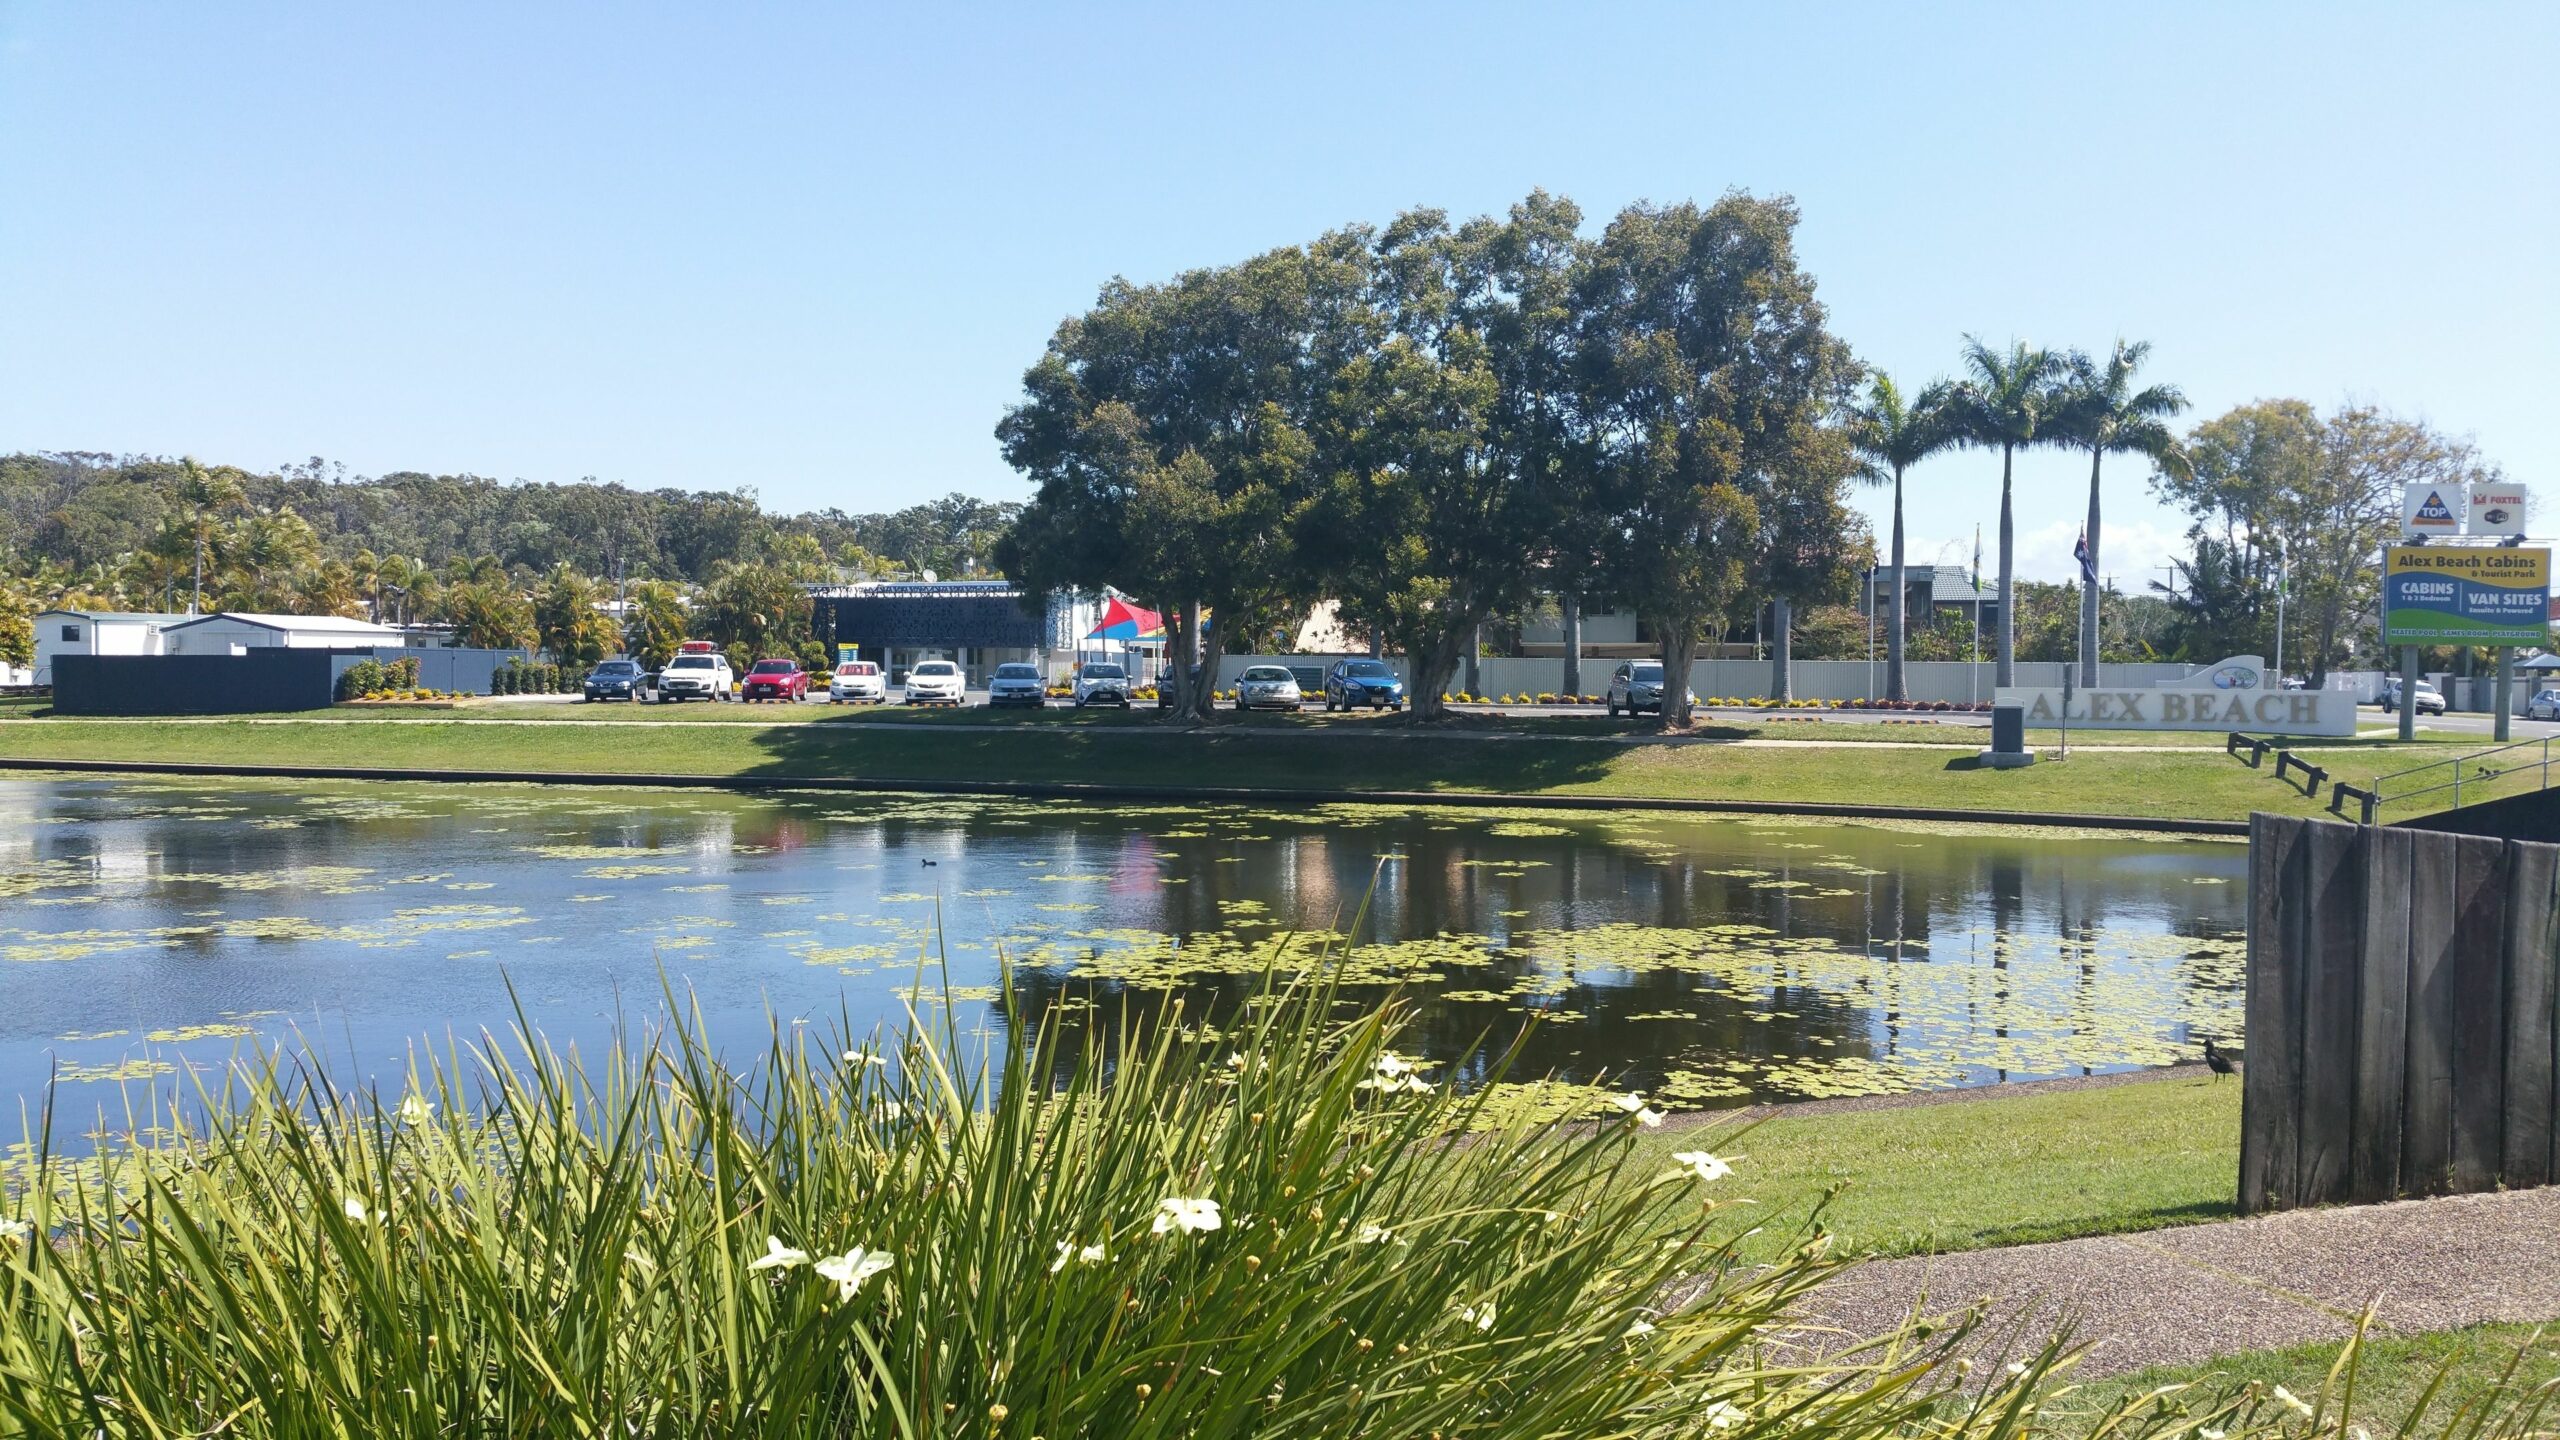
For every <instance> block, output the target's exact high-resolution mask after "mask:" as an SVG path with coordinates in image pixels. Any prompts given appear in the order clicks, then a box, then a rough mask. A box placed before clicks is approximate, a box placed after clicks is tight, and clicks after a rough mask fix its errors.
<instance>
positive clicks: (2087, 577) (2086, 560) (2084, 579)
mask: <svg viewBox="0 0 2560 1440" xmlns="http://www.w3.org/2000/svg"><path fill="white" fill-rule="evenodd" d="M2071 558H2072V559H2074V560H2077V561H2079V562H2080V580H2081V583H2083V584H2087V585H2095V584H2097V583H2098V557H2096V556H2095V555H2092V554H2090V553H2089V532H2088V531H2086V530H2083V531H2081V532H2080V543H2078V544H2077V545H2074V546H2072V547H2071Z"/></svg>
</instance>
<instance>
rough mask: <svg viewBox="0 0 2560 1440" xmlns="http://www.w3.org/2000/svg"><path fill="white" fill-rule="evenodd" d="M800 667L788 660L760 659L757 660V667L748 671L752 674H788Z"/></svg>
mask: <svg viewBox="0 0 2560 1440" xmlns="http://www.w3.org/2000/svg"><path fill="white" fill-rule="evenodd" d="M799 668H800V667H799V666H797V665H794V664H792V663H791V662H790V661H788V660H759V661H757V662H756V668H754V669H753V670H750V671H748V672H747V673H748V674H750V675H788V674H790V673H791V672H792V671H794V670H797V669H799Z"/></svg>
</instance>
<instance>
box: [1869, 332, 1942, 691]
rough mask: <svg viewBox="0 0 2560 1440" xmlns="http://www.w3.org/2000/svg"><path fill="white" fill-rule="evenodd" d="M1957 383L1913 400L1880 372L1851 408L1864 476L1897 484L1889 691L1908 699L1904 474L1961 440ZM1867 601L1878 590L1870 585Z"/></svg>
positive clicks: (1886, 666)
mask: <svg viewBox="0 0 2560 1440" xmlns="http://www.w3.org/2000/svg"><path fill="white" fill-rule="evenodd" d="M1954 393H1955V387H1954V386H1953V385H1950V384H1948V383H1947V382H1946V381H1944V380H1939V381H1935V382H1933V383H1931V384H1930V385H1929V386H1928V387H1927V388H1925V389H1923V390H1922V391H1921V392H1920V394H1919V395H1918V396H1917V397H1916V398H1914V399H1910V400H1905V399H1904V398H1903V396H1902V387H1901V386H1899V385H1896V384H1894V383H1893V377H1892V376H1890V375H1886V374H1883V373H1881V372H1879V373H1878V374H1877V375H1876V376H1875V377H1874V378H1873V379H1871V380H1869V381H1868V382H1867V398H1866V401H1865V403H1863V404H1861V405H1859V406H1858V407H1856V408H1855V409H1853V410H1851V411H1850V412H1849V443H1851V444H1852V445H1855V446H1856V447H1857V449H1858V460H1859V467H1858V470H1859V476H1860V478H1862V479H1864V480H1865V481H1866V482H1867V483H1868V484H1870V485H1891V486H1892V487H1893V605H1892V610H1891V612H1890V618H1889V619H1888V620H1887V621H1886V625H1885V643H1884V695H1885V698H1886V699H1888V700H1908V699H1910V698H1911V696H1910V695H1909V693H1907V687H1906V686H1905V685H1904V684H1903V671H1902V635H1903V616H1902V607H1903V599H1902V583H1903V581H1902V472H1903V471H1905V470H1907V469H1909V468H1910V467H1912V466H1914V465H1917V464H1919V463H1920V462H1921V461H1923V460H1926V459H1927V458H1929V457H1930V456H1932V455H1934V454H1936V453H1938V452H1939V451H1941V450H1944V449H1946V448H1948V447H1949V446H1952V445H1954V444H1955V443H1957V440H1958V438H1959V437H1958V436H1957V435H1956V434H1955V432H1954V431H1953V430H1952V429H1950V428H1949V426H1948V424H1947V420H1948V415H1947V407H1948V401H1949V399H1950V397H1952V396H1953V394H1954ZM1868 603H1869V604H1873V603H1875V589H1874V586H1873V584H1872V583H1870V585H1869V586H1868Z"/></svg>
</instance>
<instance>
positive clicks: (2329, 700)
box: [1994, 655, 2356, 735]
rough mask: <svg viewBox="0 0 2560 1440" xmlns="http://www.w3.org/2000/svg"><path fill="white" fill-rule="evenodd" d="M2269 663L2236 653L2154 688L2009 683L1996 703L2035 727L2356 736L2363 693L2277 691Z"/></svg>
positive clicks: (1999, 693)
mask: <svg viewBox="0 0 2560 1440" xmlns="http://www.w3.org/2000/svg"><path fill="white" fill-rule="evenodd" d="M2266 673H2267V671H2266V663H2265V662H2264V661H2263V660H2261V659H2259V657H2257V656H2255V655H2235V656H2233V657H2232V658H2230V659H2228V660H2225V661H2223V662H2222V663H2220V664H2218V665H2207V666H2205V667H2204V668H2203V669H2201V670H2198V671H2196V672H2195V673H2194V674H2192V675H2187V676H2182V677H2180V678H2179V679H2177V680H2173V681H2171V682H2169V683H2167V684H2165V685H2155V686H2151V687H2149V688H2137V687H2133V686H2108V685H2100V686H2095V687H2093V688H2090V689H2087V690H2078V689H2075V690H2073V691H2071V692H2070V693H2069V694H2068V695H2065V693H2064V692H2063V691H2061V690H2059V689H2029V688H2024V687H2015V686H2013V687H2010V688H2007V689H2003V690H2001V691H1999V692H1997V694H1996V695H1995V697H1994V699H1995V703H1998V704H2002V705H2010V704H2015V705H2018V706H2021V707H2022V708H2023V709H2024V710H2025V712H2026V721H2027V723H2028V724H2029V725H2033V726H2037V727H2039V728H2042V727H2047V726H2057V725H2062V724H2065V723H2068V724H2070V725H2071V726H2072V727H2074V728H2075V729H2078V728H2085V729H2090V730H2255V731H2260V732H2264V733H2268V734H2277V735H2353V734H2354V733H2356V697H2355V696H2354V695H2352V694H2350V693H2348V692H2346V691H2344V690H2271V689H2268V688H2267V685H2266Z"/></svg>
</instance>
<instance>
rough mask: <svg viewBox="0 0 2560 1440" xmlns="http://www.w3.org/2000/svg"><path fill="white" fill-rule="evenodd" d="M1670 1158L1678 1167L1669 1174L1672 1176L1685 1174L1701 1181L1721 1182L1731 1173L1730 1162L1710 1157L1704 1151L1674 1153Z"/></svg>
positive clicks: (1718, 1157)
mask: <svg viewBox="0 0 2560 1440" xmlns="http://www.w3.org/2000/svg"><path fill="white" fill-rule="evenodd" d="M1671 1158H1672V1160H1673V1161H1675V1162H1676V1163H1677V1164H1678V1165H1679V1166H1680V1168H1679V1169H1678V1170H1674V1171H1672V1172H1671V1173H1672V1174H1674V1175H1679V1174H1684V1173H1685V1174H1690V1175H1695V1176H1697V1177H1698V1178H1699V1179H1701V1180H1721V1179H1723V1178H1724V1177H1726V1176H1727V1175H1730V1174H1732V1173H1733V1165H1732V1163H1731V1162H1730V1161H1727V1160H1725V1159H1724V1158H1723V1157H1721V1156H1717V1155H1710V1154H1708V1153H1707V1152H1706V1151H1704V1150H1680V1151H1675V1152H1673V1154H1672V1156H1671Z"/></svg>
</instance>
